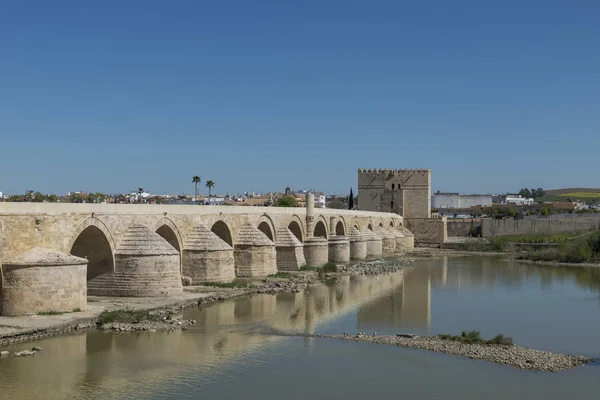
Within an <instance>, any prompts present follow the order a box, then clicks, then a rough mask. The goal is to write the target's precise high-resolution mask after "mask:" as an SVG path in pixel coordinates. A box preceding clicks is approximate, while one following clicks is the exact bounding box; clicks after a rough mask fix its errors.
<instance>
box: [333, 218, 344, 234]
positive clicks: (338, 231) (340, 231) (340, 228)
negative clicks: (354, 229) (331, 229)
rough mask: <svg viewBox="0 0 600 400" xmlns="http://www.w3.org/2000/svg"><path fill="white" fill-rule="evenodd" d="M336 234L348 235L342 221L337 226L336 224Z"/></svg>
mask: <svg viewBox="0 0 600 400" xmlns="http://www.w3.org/2000/svg"><path fill="white" fill-rule="evenodd" d="M335 234H336V235H338V236H345V235H346V227H345V226H344V223H343V222H342V221H341V220H340V221H338V222H337V224H335Z"/></svg>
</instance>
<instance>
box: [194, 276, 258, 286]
mask: <svg viewBox="0 0 600 400" xmlns="http://www.w3.org/2000/svg"><path fill="white" fill-rule="evenodd" d="M202 286H213V287H218V288H245V287H247V286H248V281H247V280H246V279H241V278H235V279H234V280H232V281H231V282H204V283H202Z"/></svg>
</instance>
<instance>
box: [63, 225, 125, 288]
mask: <svg viewBox="0 0 600 400" xmlns="http://www.w3.org/2000/svg"><path fill="white" fill-rule="evenodd" d="M90 219H91V218H90ZM86 221H87V222H86ZM86 221H84V224H83V225H80V227H81V228H82V229H81V230H79V229H78V233H77V234H76V236H75V238H74V240H73V243H72V244H71V245H70V248H69V252H70V253H71V254H72V255H74V256H77V257H81V258H86V259H87V260H88V265H87V280H88V281H89V280H91V279H94V278H95V277H97V276H100V275H103V274H106V273H111V272H114V269H115V260H114V254H115V247H114V241H113V242H112V244H111V241H112V236H107V234H106V232H105V230H103V229H101V227H104V228H105V229H106V231H107V228H106V226H105V225H104V224H103V223H101V221H100V224H98V221H99V220H98V221H88V220H86ZM85 225H87V226H85ZM109 235H110V232H109Z"/></svg>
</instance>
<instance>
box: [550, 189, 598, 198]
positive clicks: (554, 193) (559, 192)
mask: <svg viewBox="0 0 600 400" xmlns="http://www.w3.org/2000/svg"><path fill="white" fill-rule="evenodd" d="M567 193H600V189H592V188H568V189H552V190H546V195H549V196H563V195H565V194H567Z"/></svg>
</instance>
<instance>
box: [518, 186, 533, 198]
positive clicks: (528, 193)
mask: <svg viewBox="0 0 600 400" xmlns="http://www.w3.org/2000/svg"><path fill="white" fill-rule="evenodd" d="M519 196H521V197H525V198H527V199H528V198H530V197H532V196H531V191H530V190H529V189H527V188H523V189H521V190H519Z"/></svg>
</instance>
